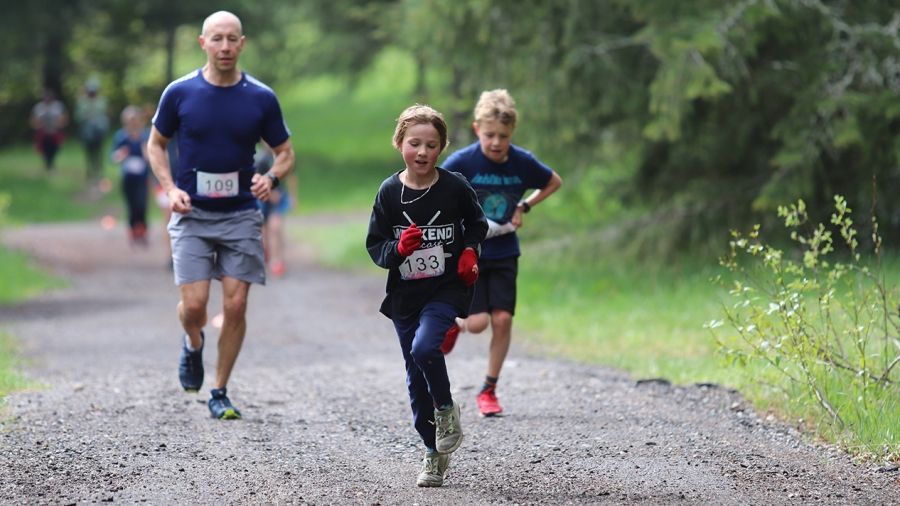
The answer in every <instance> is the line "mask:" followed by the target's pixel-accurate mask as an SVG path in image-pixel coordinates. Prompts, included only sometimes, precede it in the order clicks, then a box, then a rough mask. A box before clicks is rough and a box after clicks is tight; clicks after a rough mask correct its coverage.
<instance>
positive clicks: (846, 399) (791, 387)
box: [708, 196, 900, 458]
mask: <svg viewBox="0 0 900 506" xmlns="http://www.w3.org/2000/svg"><path fill="white" fill-rule="evenodd" d="M834 202H835V212H834V214H832V216H831V223H830V226H826V225H825V224H822V223H819V224H818V225H815V226H813V225H812V224H811V223H809V217H808V215H807V210H806V205H805V204H804V202H803V201H802V200H800V201H798V203H797V204H793V205H791V206H790V207H779V209H778V216H779V217H780V218H781V219H783V220H784V224H785V226H786V227H787V229H788V230H789V231H790V237H791V239H792V240H793V241H794V242H795V243H796V244H797V245H798V246H799V248H798V250H797V251H796V252H786V251H783V250H781V249H779V248H777V247H774V246H772V245H770V244H766V243H765V242H763V240H762V239H761V237H760V227H759V225H757V226H755V227H754V228H753V229H752V231H751V232H749V233H748V234H746V235H744V234H741V233H739V232H732V236H733V237H732V240H731V242H730V252H729V254H728V255H727V256H726V257H724V258H723V259H722V260H721V263H722V265H723V266H725V267H726V268H727V269H728V270H729V271H730V272H731V273H732V274H733V278H734V279H733V280H732V283H733V285H732V287H731V290H730V295H731V296H732V297H733V298H734V304H733V305H727V304H726V305H725V307H724V314H725V321H724V322H723V321H717V320H714V321H712V322H710V323H709V324H708V326H709V327H710V328H717V327H720V326H722V325H723V324H724V323H725V322H727V323H728V324H729V326H730V327H731V328H732V329H733V330H734V331H735V333H733V334H730V335H728V336H721V335H720V334H721V332H719V331H716V332H715V335H716V337H717V341H718V343H719V346H720V349H721V351H722V352H723V353H724V355H725V356H726V357H727V358H728V359H729V361H730V362H731V363H733V364H738V365H748V364H750V363H751V362H752V363H753V364H754V365H759V364H763V366H764V367H763V371H764V375H763V376H764V377H771V379H772V380H773V382H774V385H775V386H777V387H778V388H779V389H780V390H781V391H782V392H783V393H785V394H786V396H787V397H786V399H787V401H788V402H787V405H788V408H789V409H791V410H792V411H794V412H797V413H799V414H801V415H803V416H810V418H811V419H812V420H814V421H815V423H816V425H817V426H818V429H819V432H820V433H822V434H824V435H825V436H827V437H829V438H830V439H831V440H833V441H836V442H839V443H842V444H844V445H845V446H847V447H848V448H850V449H851V450H854V451H855V452H856V453H858V454H861V455H873V456H876V457H881V458H885V457H887V458H892V457H893V458H897V457H898V456H900V434H898V432H900V387H898V381H900V367H898V363H900V339H898V334H900V332H898V331H900V315H898V306H897V301H898V298H897V291H896V290H895V289H894V288H893V287H891V286H888V282H887V281H886V278H885V275H884V269H883V268H882V264H881V237H880V236H879V235H878V224H877V221H876V220H875V217H874V216H873V217H872V224H873V231H874V232H873V234H872V237H871V241H866V242H867V244H868V245H869V246H867V247H866V248H865V249H866V250H869V249H871V251H865V252H864V251H863V249H864V248H862V247H861V246H860V241H859V239H858V237H857V230H856V228H855V227H854V223H853V220H852V218H851V217H850V216H851V209H850V208H849V207H848V206H847V202H846V201H845V200H844V198H843V197H841V196H836V197H835V198H834ZM835 232H836V234H835ZM769 373H771V374H769Z"/></svg>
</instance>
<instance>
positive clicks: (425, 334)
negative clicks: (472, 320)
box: [394, 302, 457, 448]
mask: <svg viewBox="0 0 900 506" xmlns="http://www.w3.org/2000/svg"><path fill="white" fill-rule="evenodd" d="M456 316H457V312H456V309H455V308H454V307H453V306H451V305H450V304H447V303H445V302H429V303H428V304H425V307H424V308H422V311H421V312H420V313H419V315H418V316H414V317H412V318H407V319H396V320H394V328H395V329H396V330H397V337H399V338H400V349H401V350H403V360H405V361H406V385H407V386H408V387H409V404H410V406H411V407H412V412H413V426H415V428H416V432H418V433H419V436H421V437H422V442H424V443H425V446H427V447H428V448H434V447H435V446H434V445H435V442H434V440H435V436H434V408H436V407H439V406H445V405H447V404H450V403H451V402H453V398H452V397H451V396H450V377H449V376H448V375H447V363H446V362H445V361H444V354H443V353H441V349H440V347H441V343H442V342H443V341H444V335H445V334H446V333H447V330H448V329H449V328H450V327H451V326H452V325H455V324H456V322H455V320H454V318H456Z"/></svg>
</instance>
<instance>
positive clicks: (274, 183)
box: [266, 172, 281, 190]
mask: <svg viewBox="0 0 900 506" xmlns="http://www.w3.org/2000/svg"><path fill="white" fill-rule="evenodd" d="M266 177H267V178H269V179H271V180H272V189H273V190H274V189H275V188H278V185H279V184H281V181H280V180H279V179H278V176H276V175H275V174H274V173H272V172H266Z"/></svg>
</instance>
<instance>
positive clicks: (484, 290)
mask: <svg viewBox="0 0 900 506" xmlns="http://www.w3.org/2000/svg"><path fill="white" fill-rule="evenodd" d="M518 274H519V257H512V258H503V259H500V260H478V281H477V282H476V283H475V296H474V297H473V298H472V306H471V308H470V310H469V314H476V313H489V312H491V311H492V310H494V309H503V310H505V311H509V313H510V314H515V313H516V276H518Z"/></svg>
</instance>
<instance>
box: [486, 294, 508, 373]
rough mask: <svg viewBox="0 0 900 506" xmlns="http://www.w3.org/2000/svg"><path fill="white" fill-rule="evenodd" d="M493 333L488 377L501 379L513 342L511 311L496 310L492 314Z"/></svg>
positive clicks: (489, 351) (489, 353)
mask: <svg viewBox="0 0 900 506" xmlns="http://www.w3.org/2000/svg"><path fill="white" fill-rule="evenodd" d="M491 333H492V335H491V345H490V348H489V350H488V370H487V375H488V376H491V377H493V378H499V377H500V369H501V368H502V367H503V362H504V361H505V360H506V355H507V353H509V345H510V341H512V314H510V312H509V311H504V310H502V309H495V310H494V311H493V312H491Z"/></svg>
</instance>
